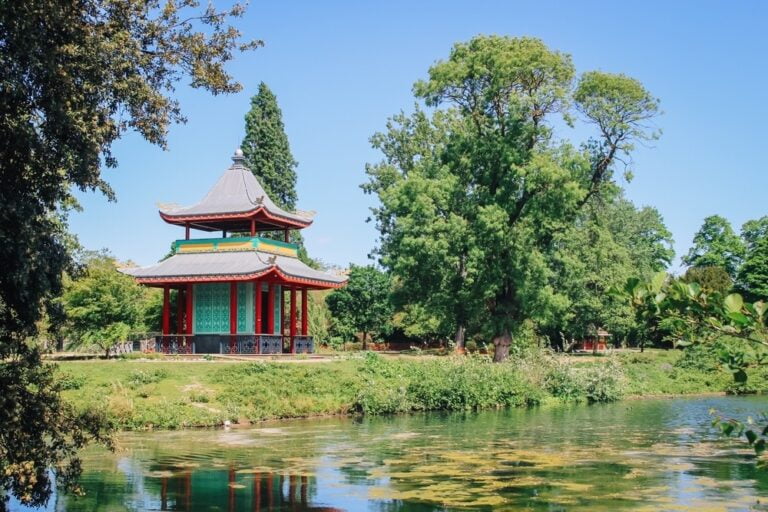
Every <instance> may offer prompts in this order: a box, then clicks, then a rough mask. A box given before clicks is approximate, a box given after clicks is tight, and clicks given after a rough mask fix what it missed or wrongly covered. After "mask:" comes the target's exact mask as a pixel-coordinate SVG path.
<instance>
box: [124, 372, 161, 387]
mask: <svg viewBox="0 0 768 512" xmlns="http://www.w3.org/2000/svg"><path fill="white" fill-rule="evenodd" d="M166 377H168V371H167V370H165V369H164V368H157V369H154V370H152V371H144V370H133V371H132V372H131V373H130V374H129V375H128V387H130V388H132V389H136V388H137V387H139V386H144V385H146V384H154V383H156V382H160V381H161V380H163V379H165V378H166Z"/></svg>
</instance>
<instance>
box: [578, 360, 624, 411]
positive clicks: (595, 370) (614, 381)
mask: <svg viewBox="0 0 768 512" xmlns="http://www.w3.org/2000/svg"><path fill="white" fill-rule="evenodd" d="M581 373H582V374H581V380H582V385H583V387H584V395H585V396H586V397H587V400H588V401H589V402H591V403H594V402H615V401H616V400H618V399H620V398H621V397H622V396H623V394H624V381H625V378H624V374H623V373H622V371H621V368H620V367H619V366H618V364H616V362H615V361H611V362H610V363H609V364H604V365H594V366H589V367H587V368H583V369H581Z"/></svg>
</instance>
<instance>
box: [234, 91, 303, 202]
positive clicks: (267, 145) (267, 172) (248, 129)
mask: <svg viewBox="0 0 768 512" xmlns="http://www.w3.org/2000/svg"><path fill="white" fill-rule="evenodd" d="M241 148H242V150H243V155H244V156H245V163H246V165H247V166H248V168H249V169H250V170H251V172H252V173H253V174H254V176H256V178H258V180H259V182H260V183H261V185H262V186H263V187H264V190H265V191H266V192H267V194H268V195H269V197H270V198H271V199H272V200H273V201H274V202H275V203H276V204H277V205H278V206H280V207H281V208H285V209H286V210H293V209H294V208H296V200H297V196H296V166H297V165H298V162H296V160H294V159H293V155H292V154H291V148H290V146H289V144H288V136H287V135H286V134H285V127H284V126H283V113H282V111H281V110H280V107H279V106H278V105H277V97H276V96H275V95H274V93H273V92H272V91H271V90H270V89H269V87H267V84H265V83H264V82H261V83H260V84H259V92H258V93H257V94H256V95H255V96H254V97H253V98H251V110H249V111H248V113H247V114H246V115H245V138H244V139H243V143H242V145H241Z"/></svg>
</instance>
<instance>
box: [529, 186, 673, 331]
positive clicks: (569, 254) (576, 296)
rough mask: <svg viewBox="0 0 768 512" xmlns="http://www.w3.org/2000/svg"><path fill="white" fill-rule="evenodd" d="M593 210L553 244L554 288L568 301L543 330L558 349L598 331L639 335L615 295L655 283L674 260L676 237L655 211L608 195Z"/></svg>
mask: <svg viewBox="0 0 768 512" xmlns="http://www.w3.org/2000/svg"><path fill="white" fill-rule="evenodd" d="M589 206H590V208H588V209H586V210H584V211H583V212H582V214H581V215H579V218H577V221H576V222H575V223H574V224H573V226H572V227H571V228H569V229H567V230H564V231H562V232H560V233H558V234H556V237H555V242H554V244H553V247H554V254H553V256H552V258H553V265H554V267H553V268H554V271H555V280H554V287H555V289H557V290H558V292H559V293H560V294H562V295H564V296H565V298H566V299H567V301H565V302H563V308H562V310H561V311H560V312H558V314H556V315H553V317H552V318H553V321H552V323H550V324H549V325H547V324H543V325H542V326H541V327H543V328H545V330H546V331H548V333H549V335H550V338H551V339H552V338H553V337H554V340H553V341H555V342H556V344H557V345H560V344H561V342H562V341H563V340H562V337H565V338H567V339H569V340H570V339H581V338H583V337H584V336H586V335H592V334H594V333H595V331H596V330H597V329H598V328H605V329H607V330H608V331H609V332H611V333H612V334H613V336H614V340H616V339H620V338H622V337H627V336H630V335H635V334H637V331H638V329H637V327H638V326H637V325H636V323H635V321H634V320H635V315H634V312H633V311H632V309H631V308H630V307H629V306H628V304H627V303H626V301H624V300H622V299H621V298H617V297H616V296H615V294H612V293H610V291H611V290H612V289H615V288H621V287H622V286H623V285H624V283H625V282H626V281H627V279H629V278H630V277H633V276H636V275H641V276H643V277H645V278H650V277H651V276H653V275H654V274H655V273H656V272H658V271H659V270H662V269H665V268H667V267H668V266H669V264H670V263H671V261H672V259H673V258H674V251H673V249H672V235H671V233H670V232H669V230H668V229H667V228H666V226H665V225H664V222H663V220H662V218H661V215H659V213H658V211H656V210H655V209H653V208H648V207H644V208H641V209H637V208H636V207H635V206H634V205H633V204H632V203H631V202H630V201H628V200H626V199H624V198H622V197H621V196H618V197H615V198H611V197H610V196H609V195H608V194H606V197H604V198H603V200H601V201H599V202H596V201H595V202H593V203H592V204H590V205H589Z"/></svg>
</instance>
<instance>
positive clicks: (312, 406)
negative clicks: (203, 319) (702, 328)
mask: <svg viewBox="0 0 768 512" xmlns="http://www.w3.org/2000/svg"><path fill="white" fill-rule="evenodd" d="M157 357H160V356H157ZM747 372H748V374H749V381H750V385H751V386H752V387H753V389H755V390H759V391H768V371H766V369H765V368H759V367H750V368H748V369H747ZM58 376H59V381H60V382H61V383H62V386H63V387H64V388H65V391H64V397H65V399H66V400H67V401H68V402H69V403H71V404H73V405H74V406H75V407H76V408H77V409H82V410H90V409H91V408H93V407H95V408H96V411H97V412H98V414H100V415H102V416H103V417H105V418H108V420H109V422H110V424H111V425H112V426H113V427H114V428H120V429H128V430H146V429H176V428H183V427H196V426H197V427H202V426H216V425H221V424H223V423H224V422H226V421H229V422H231V423H240V424H247V423H250V422H259V421H264V420H273V419H282V418H300V417H312V416H325V415H338V414H345V415H349V414H352V415H355V414H367V415H376V414H389V413H407V412H420V411H435V410H446V411H473V410H480V409H489V408H490V409H493V408H501V407H523V406H531V405H540V406H547V407H549V406H561V405H569V404H579V403H583V404H588V403H606V402H612V401H615V400H618V399H621V398H631V397H642V396H660V395H686V394H700V393H722V392H728V391H731V390H732V389H733V388H734V384H733V378H732V376H731V374H730V373H729V372H728V371H727V370H725V369H723V368H722V367H721V366H720V365H719V363H718V361H717V359H716V357H712V354H711V353H709V352H704V351H699V350H698V349H694V350H692V351H690V352H689V351H667V350H659V349H651V350H647V351H645V352H644V353H638V352H630V353H622V354H616V355H613V356H610V357H593V356H586V357H582V358H572V357H567V356H563V355H559V354H556V353H553V352H551V351H549V350H541V349H529V350H526V351H523V352H520V353H518V354H517V356H516V357H515V358H510V359H509V360H508V361H506V362H504V363H501V364H499V363H493V362H492V360H491V358H490V357H489V356H487V355H478V354H475V355H470V356H457V355H454V356H449V357H425V356H423V355H422V354H419V353H418V352H416V353H411V354H402V355H400V356H383V355H379V354H377V353H375V352H367V353H365V354H353V355H350V356H344V357H340V358H337V359H335V360H333V361H327V362H311V361H304V362H293V363H291V362H274V361H261V362H234V361H220V360H216V359H212V360H209V361H197V362H192V361H176V362H173V361H171V362H166V363H165V364H162V363H161V362H160V361H156V360H151V359H150V360H148V361H141V360H136V358H135V357H132V356H130V355H126V356H120V357H119V358H117V359H112V360H111V361H109V362H106V361H102V362H91V361H73V362H62V363H60V364H59V373H58Z"/></svg>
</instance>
